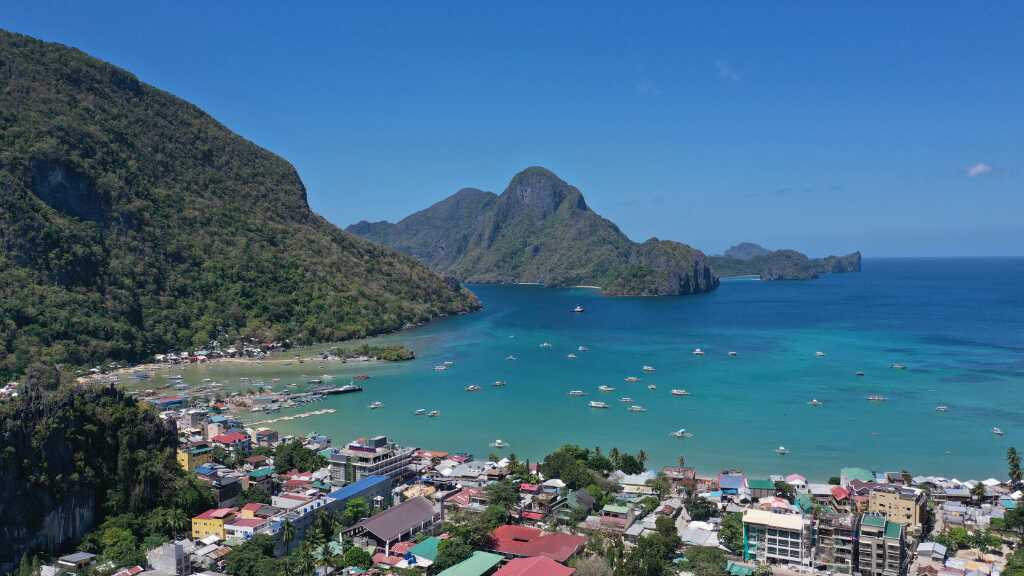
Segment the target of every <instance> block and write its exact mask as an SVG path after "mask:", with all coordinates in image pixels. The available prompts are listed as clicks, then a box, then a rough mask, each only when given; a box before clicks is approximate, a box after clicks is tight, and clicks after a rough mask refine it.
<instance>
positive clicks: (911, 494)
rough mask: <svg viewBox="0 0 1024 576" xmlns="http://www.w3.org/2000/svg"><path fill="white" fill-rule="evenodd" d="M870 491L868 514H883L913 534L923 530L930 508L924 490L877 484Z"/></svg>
mask: <svg viewBox="0 0 1024 576" xmlns="http://www.w3.org/2000/svg"><path fill="white" fill-rule="evenodd" d="M870 490H871V492H870V493H869V495H868V512H873V513H877V514H881V515H883V516H885V519H886V520H888V521H890V522H898V523H900V524H903V525H904V526H906V527H907V528H908V529H910V530H911V531H913V532H919V531H920V530H921V523H922V522H923V521H924V517H925V514H926V512H927V506H928V498H927V495H926V494H925V492H924V490H919V489H917V488H909V487H906V486H899V485H894V484H875V485H872V486H871V488H870Z"/></svg>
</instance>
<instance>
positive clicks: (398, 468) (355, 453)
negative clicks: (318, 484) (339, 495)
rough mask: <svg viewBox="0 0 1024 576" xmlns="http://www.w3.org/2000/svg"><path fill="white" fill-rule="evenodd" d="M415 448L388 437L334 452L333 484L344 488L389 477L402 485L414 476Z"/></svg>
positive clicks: (331, 471) (378, 437) (332, 454)
mask: <svg viewBox="0 0 1024 576" xmlns="http://www.w3.org/2000/svg"><path fill="white" fill-rule="evenodd" d="M415 452H416V449H415V448H406V447H403V446H399V445H398V444H395V443H394V442H390V441H389V440H388V438H387V436H374V437H373V438H370V439H369V441H362V440H361V439H360V440H356V441H354V442H350V443H348V445H346V446H345V447H344V448H341V449H335V450H332V451H331V456H330V458H328V461H329V462H330V481H331V484H333V485H335V486H344V485H345V484H349V483H352V482H355V481H357V480H362V479H363V478H366V477H367V476H388V477H389V478H391V479H392V481H393V482H395V483H401V482H402V481H404V480H405V479H407V478H408V477H410V476H411V475H412V460H413V454H414V453H415Z"/></svg>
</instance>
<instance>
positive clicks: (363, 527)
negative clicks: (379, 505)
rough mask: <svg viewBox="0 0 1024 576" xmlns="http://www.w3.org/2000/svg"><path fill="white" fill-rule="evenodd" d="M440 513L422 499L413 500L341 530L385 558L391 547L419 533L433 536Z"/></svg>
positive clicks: (439, 521)
mask: <svg viewBox="0 0 1024 576" xmlns="http://www.w3.org/2000/svg"><path fill="white" fill-rule="evenodd" d="M440 523H441V511H440V509H439V508H435V506H434V505H433V504H432V503H431V502H430V501H429V500H427V499H426V498H422V497H420V498H413V499H412V500H406V501H405V502H402V503H401V504H398V505H397V506H393V507H391V508H389V509H387V510H385V511H384V512H381V513H379V514H376V515H374V516H371V517H369V518H366V519H364V520H362V521H361V522H359V523H358V524H356V525H355V526H353V527H351V528H349V529H348V530H346V531H345V535H346V536H347V537H350V538H353V539H354V540H355V541H356V542H357V543H360V542H361V543H363V544H367V545H370V544H372V545H374V546H376V548H377V549H378V550H380V551H381V552H383V553H384V554H385V555H390V553H391V547H392V546H394V545H395V544H397V543H399V542H402V541H404V540H409V539H412V538H413V537H414V536H416V535H417V534H420V533H426V534H433V533H434V530H435V529H436V528H437V527H439V526H440Z"/></svg>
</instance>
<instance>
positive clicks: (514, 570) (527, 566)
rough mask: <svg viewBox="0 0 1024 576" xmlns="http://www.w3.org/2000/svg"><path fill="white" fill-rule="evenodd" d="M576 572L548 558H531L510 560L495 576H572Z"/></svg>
mask: <svg viewBox="0 0 1024 576" xmlns="http://www.w3.org/2000/svg"><path fill="white" fill-rule="evenodd" d="M575 572H576V569H575V568H569V567H568V566H562V565H561V564H559V563H558V562H555V561H554V560H552V559H551V558H548V557H547V556H531V557H528V558H513V559H512V560H509V561H508V563H506V564H505V565H504V566H502V567H501V568H500V569H499V570H498V571H497V572H495V573H494V576H572V575H573V573H575Z"/></svg>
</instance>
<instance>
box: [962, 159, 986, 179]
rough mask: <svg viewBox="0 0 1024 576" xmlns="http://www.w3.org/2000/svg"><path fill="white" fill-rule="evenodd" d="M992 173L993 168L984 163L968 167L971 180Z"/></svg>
mask: <svg viewBox="0 0 1024 576" xmlns="http://www.w3.org/2000/svg"><path fill="white" fill-rule="evenodd" d="M991 171H992V167H991V166H989V165H988V164H985V163H984V162H978V163H977V164H972V165H970V166H968V167H967V175H968V176H970V177H971V178H974V177H975V176H984V175H985V174H988V173H989V172H991Z"/></svg>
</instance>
